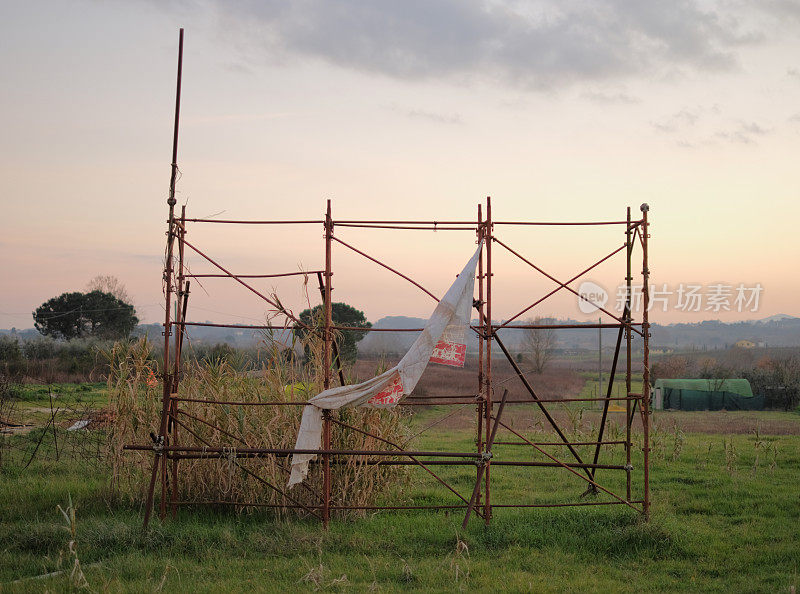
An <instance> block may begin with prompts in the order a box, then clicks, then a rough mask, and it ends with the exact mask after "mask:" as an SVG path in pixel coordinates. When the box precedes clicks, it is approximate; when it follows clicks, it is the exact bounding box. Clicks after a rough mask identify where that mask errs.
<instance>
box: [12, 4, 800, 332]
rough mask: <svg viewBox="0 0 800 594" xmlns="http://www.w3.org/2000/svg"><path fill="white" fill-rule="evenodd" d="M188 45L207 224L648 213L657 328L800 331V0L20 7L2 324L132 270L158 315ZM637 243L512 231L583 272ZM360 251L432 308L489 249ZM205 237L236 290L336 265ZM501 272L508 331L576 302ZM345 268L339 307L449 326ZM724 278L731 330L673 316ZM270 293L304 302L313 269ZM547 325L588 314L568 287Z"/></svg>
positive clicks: (238, 300)
mask: <svg viewBox="0 0 800 594" xmlns="http://www.w3.org/2000/svg"><path fill="white" fill-rule="evenodd" d="M179 27H185V29H186V40H185V61H184V88H183V93H184V94H183V107H182V122H181V139H180V149H179V163H180V169H181V174H182V176H181V179H180V182H179V186H178V189H179V194H178V198H179V203H180V204H187V210H188V213H189V215H190V216H196V217H204V216H212V215H214V216H217V217H227V218H256V219H259V218H261V219H263V218H312V219H316V218H320V217H321V216H322V214H323V212H324V208H325V200H326V199H328V198H330V199H332V201H333V211H334V217H335V218H349V219H352V218H403V219H420V218H429V219H439V220H443V219H459V220H461V219H472V218H474V217H475V216H476V208H477V204H478V203H479V202H480V201H482V200H483V199H484V198H485V197H486V196H492V200H493V208H494V214H495V218H496V219H498V220H509V219H529V220H579V221H580V220H593V219H599V220H615V219H621V218H624V216H625V208H626V207H627V206H632V207H633V211H634V213H635V214H638V211H639V205H640V204H641V203H642V202H647V203H649V204H650V208H651V210H650V217H651V221H652V237H651V250H652V258H651V270H652V279H653V281H654V282H655V283H656V285H657V286H658V287H659V288H661V289H663V285H664V284H666V289H665V290H666V292H667V293H668V294H670V297H669V299H670V300H671V302H670V304H669V307H668V311H667V312H661V311H658V312H655V313H654V314H653V317H654V318H655V319H656V321H662V322H678V321H696V320H700V319H709V318H720V319H724V320H737V319H752V318H761V317H765V316H768V315H773V314H777V313H787V314H792V315H800V307H798V295H799V294H800V279H798V273H797V270H798V264H797V262H798V259H799V258H798V257H799V256H800V241H798V239H797V235H796V228H797V224H798V223H797V222H798V215H800V206H798V204H800V200H798V198H800V186H799V185H798V171H800V167H798V165H797V161H798V156H797V155H798V149H800V35H798V33H800V2H797V1H794V0H761V1H759V2H744V1H737V0H730V1H727V0H722V1H719V2H710V1H709V2H706V1H692V0H676V1H674V2H643V1H641V2H636V1H628V2H624V1H622V0H595V1H585V2H581V1H560V2H555V1H548V0H542V1H522V0H520V1H514V0H485V1H482V2H481V1H475V2H463V1H460V0H424V1H423V0H406V1H404V2H389V1H376V0H346V1H345V0H343V1H337V2H334V1H329V2H323V1H321V0H300V1H297V2H292V3H288V2H283V1H277V0H275V1H261V2H256V1H244V0H242V1H237V2H221V1H220V2H214V1H212V0H208V1H192V0H181V1H174V2H147V1H140V2H137V1H128V2H121V1H119V2H117V1H106V2H84V1H63V0H61V1H58V2H4V3H3V4H2V7H0V44H2V52H0V76H1V77H2V81H3V84H2V92H0V113H2V122H3V126H2V130H3V132H2V134H1V135H0V196H2V201H3V216H2V219H0V220H2V223H1V224H2V233H1V234H0V265H2V271H3V288H4V290H3V298H2V303H1V304H0V327H3V328H9V327H11V326H16V327H20V328H25V327H30V326H31V325H32V320H31V315H30V312H31V311H32V310H33V309H34V308H36V307H37V306H38V305H39V304H41V303H42V302H43V301H45V300H47V299H48V298H50V297H52V296H55V295H57V294H60V293H61V292H64V291H68V290H82V289H83V288H84V287H85V285H86V283H87V282H88V281H89V279H90V278H91V277H93V276H95V275H96V274H115V275H117V276H118V277H119V278H120V279H121V280H122V281H123V282H124V283H125V284H126V285H127V287H128V290H129V292H130V293H131V294H132V295H133V297H134V300H135V304H136V306H137V310H138V311H139V314H140V317H141V318H143V320H144V321H147V322H154V321H157V320H158V319H160V318H161V316H162V315H163V314H162V311H163V310H162V305H161V302H162V295H161V280H160V279H161V266H162V257H163V246H164V231H165V217H166V212H167V207H166V203H165V199H166V194H167V186H168V180H169V162H170V151H171V135H172V116H173V114H172V110H173V104H174V91H175V88H174V87H175V82H174V77H175V63H176V53H177V38H178V28H179ZM620 231H621V230H620V229H618V228H593V229H589V230H587V229H568V230H565V229H538V228H526V229H524V230H511V229H508V228H498V230H497V232H498V236H499V237H501V238H502V239H504V241H506V242H507V243H508V244H509V245H511V246H512V247H515V248H518V249H519V250H520V251H522V252H524V253H525V254H526V255H527V256H528V257H529V258H530V259H531V260H533V261H535V262H536V263H537V264H538V265H540V266H541V267H542V268H544V269H545V270H547V271H548V272H551V273H553V274H555V275H561V276H563V277H567V278H568V277H570V276H572V275H573V274H574V273H576V272H578V271H579V270H581V269H583V268H585V267H586V266H588V265H589V264H591V263H592V262H594V261H596V260H598V259H599V258H600V257H602V256H604V255H605V254H607V253H608V252H610V251H612V250H613V249H615V248H616V247H618V246H619V245H620V244H621V242H622V239H623V237H622V235H621V232H620ZM339 233H340V236H341V237H342V238H343V239H344V240H345V241H348V242H349V243H352V244H354V245H356V246H357V247H360V248H362V249H365V250H367V251H369V252H370V253H371V254H373V255H375V256H377V257H379V258H382V259H384V260H385V261H386V262H387V263H389V264H391V265H393V266H395V267H397V268H399V269H400V270H402V271H404V272H406V273H409V274H412V275H414V276H415V278H417V279H418V280H419V281H420V282H421V283H422V284H423V285H425V286H426V287H429V288H430V289H431V290H432V291H434V292H435V293H442V292H443V291H444V290H445V289H446V287H447V286H448V285H449V284H450V282H451V280H452V277H453V274H454V273H455V272H456V271H457V270H459V269H460V268H461V265H462V263H463V261H465V260H466V259H467V257H468V256H469V254H470V253H471V251H472V249H473V246H474V237H473V236H472V235H470V234H469V233H463V232H444V231H442V232H437V233H435V234H434V233H427V232H419V231H403V232H400V231H394V232H389V233H378V232H374V231H364V230H358V229H344V228H342V229H341V230H340V231H339ZM190 237H191V240H193V241H194V243H195V244H196V245H198V247H201V249H203V248H205V249H206V250H207V251H208V252H209V253H212V254H214V255H215V257H217V258H218V259H219V261H220V262H222V263H223V264H225V265H227V266H229V267H230V268H231V269H233V270H235V271H237V272H240V273H250V274H252V273H268V272H284V271H290V270H298V269H299V268H303V269H316V268H318V267H320V265H321V263H322V257H323V253H324V252H323V249H324V245H323V242H322V236H321V228H320V227H319V226H311V227H302V228H293V229H286V230H279V231H276V230H274V229H267V228H263V227H252V228H247V229H233V228H230V227H225V226H222V225H214V226H206V227H201V226H199V225H198V226H195V227H193V228H192V229H191V230H190ZM496 255H497V258H496V262H495V267H496V278H495V283H496V285H495V286H496V293H495V316H496V317H498V318H501V317H505V316H509V315H512V314H514V313H516V312H517V311H518V310H520V309H521V308H522V307H524V306H525V305H526V304H527V303H529V302H532V301H533V300H535V299H536V298H538V297H539V296H540V295H541V294H542V293H543V292H546V291H549V290H550V289H551V288H552V287H553V284H552V282H551V281H548V280H547V279H543V278H540V277H537V276H535V275H534V274H532V273H531V272H529V271H528V270H526V269H525V267H524V265H520V264H518V263H515V262H514V261H513V259H512V258H511V257H508V256H507V255H506V254H501V253H500V250H498V251H497V252H496ZM334 262H335V270H336V276H335V287H336V290H335V293H334V296H335V298H336V299H337V300H343V301H347V302H349V303H352V304H354V305H356V306H357V307H359V308H361V309H363V310H364V311H365V312H366V314H367V316H368V318H369V319H371V320H373V321H374V320H376V319H378V318H380V317H382V316H385V315H418V316H427V314H428V313H429V311H430V307H431V303H432V301H431V300H430V298H428V297H427V296H425V295H424V294H422V293H420V292H419V291H418V290H417V289H415V288H414V287H410V286H407V285H406V284H404V283H403V281H402V280H399V279H394V278H393V277H391V276H390V275H389V274H388V273H384V272H382V271H379V270H375V268H374V267H372V266H371V265H368V263H365V262H364V261H363V260H361V259H359V257H358V256H356V255H354V254H350V253H347V251H346V250H345V249H344V248H341V247H337V248H336V249H335V251H334ZM190 264H191V265H192V269H193V271H195V272H204V271H209V269H208V268H207V267H205V266H203V265H202V263H201V262H199V261H197V260H196V259H195V260H191V261H190ZM640 269H641V266H640V264H639V263H637V265H636V266H635V267H634V270H635V271H639V270H640ZM623 275H624V263H623V261H622V259H620V258H617V259H615V260H613V261H611V262H609V263H608V264H606V265H603V266H602V267H600V268H598V269H597V270H596V271H593V273H592V274H591V275H589V279H590V280H592V281H594V282H597V283H598V284H601V285H603V286H605V287H607V288H608V289H609V291H610V292H611V298H610V301H611V302H612V305H613V301H614V290H615V289H614V287H616V285H617V284H618V283H619V282H620V281H621V278H622V276H623ZM759 283H760V285H761V286H762V287H763V292H762V293H761V295H760V302H759V310H758V311H757V312H750V311H743V312H738V311H736V309H737V308H736V307H735V304H734V297H735V288H736V287H737V286H739V285H742V286H744V287H754V286H756V285H757V284H759ZM719 284H722V285H725V286H731V287H733V291H734V294H732V295H731V299H730V305H731V309H732V310H733V311H730V312H726V311H724V310H723V311H719V312H717V311H714V309H711V310H706V309H705V308H706V304H705V303H704V304H703V307H702V309H701V311H699V312H686V311H681V310H679V309H677V308H676V307H675V305H676V299H677V294H676V292H677V290H678V289H679V287H680V286H681V285H684V286H688V285H700V286H701V287H702V289H701V292H704V293H706V294H708V293H709V292H712V291H713V289H712V287H713V286H714V285H719ZM259 288H261V289H264V290H272V289H274V290H276V291H278V293H279V294H280V296H281V298H282V299H283V300H284V301H285V302H286V303H287V304H289V305H290V306H291V307H292V308H294V309H297V308H301V307H302V306H303V302H304V299H305V298H304V290H303V288H302V287H301V284H300V283H299V282H298V281H297V278H294V279H291V280H287V281H281V282H262V283H260V284H259ZM312 288H313V287H312ZM310 299H312V303H315V302H316V299H317V296H316V293H315V291H311V294H310ZM191 304H192V305H190V311H191V312H193V313H194V316H193V318H194V319H195V320H213V321H231V322H233V321H240V322H248V321H257V320H263V319H264V316H265V311H264V309H263V307H262V306H261V304H260V303H259V301H258V300H257V299H256V298H253V297H252V296H250V295H248V294H247V293H245V292H244V291H242V290H241V288H237V287H234V286H232V284H231V283H229V282H226V281H216V280H213V279H209V280H207V281H206V282H204V283H203V286H202V287H199V286H198V287H196V288H195V291H194V292H193V295H192V299H191ZM659 309H660V308H659ZM746 309H747V308H746ZM538 311H539V313H541V314H546V315H558V316H562V317H573V318H580V317H583V316H582V314H581V312H580V311H579V310H578V307H577V304H576V302H575V299H574V298H572V297H570V296H568V295H563V296H559V298H558V299H555V300H553V301H552V302H547V303H546V304H543V306H542V309H540V310H538ZM190 317H192V316H190Z"/></svg>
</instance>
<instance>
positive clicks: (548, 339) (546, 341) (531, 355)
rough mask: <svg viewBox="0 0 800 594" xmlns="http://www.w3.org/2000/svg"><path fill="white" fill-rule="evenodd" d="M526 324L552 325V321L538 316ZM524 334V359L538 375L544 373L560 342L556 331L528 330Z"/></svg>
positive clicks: (550, 329) (544, 329)
mask: <svg viewBox="0 0 800 594" xmlns="http://www.w3.org/2000/svg"><path fill="white" fill-rule="evenodd" d="M525 323H526V324H530V325H537V324H546V323H552V320H551V319H550V318H543V317H541V316H537V317H536V318H535V319H533V320H531V319H528V320H526V321H525ZM522 333H523V334H522V352H523V357H524V358H525V360H526V361H527V362H528V363H529V364H530V365H531V366H532V367H533V370H534V371H535V372H536V373H542V372H543V371H544V369H545V367H547V364H548V363H549V362H550V359H552V357H553V350H554V349H555V347H556V343H557V342H558V339H557V338H556V331H555V329H553V328H528V329H525V330H522Z"/></svg>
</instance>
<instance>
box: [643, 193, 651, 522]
mask: <svg viewBox="0 0 800 594" xmlns="http://www.w3.org/2000/svg"><path fill="white" fill-rule="evenodd" d="M641 210H642V227H641V234H642V308H643V311H642V348H643V350H644V351H643V353H642V364H643V366H644V369H643V370H642V405H641V411H642V427H643V431H642V433H643V440H644V444H643V447H642V451H643V452H644V517H645V518H646V519H648V520H649V519H650V320H649V315H648V313H649V312H648V311H647V310H648V309H649V307H650V268H649V266H650V265H649V263H648V252H647V240H648V236H649V234H650V230H649V228H648V225H647V212H648V211H649V210H650V207H649V206H648V205H647V204H646V203H645V204H642V206H641Z"/></svg>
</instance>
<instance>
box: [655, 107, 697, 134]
mask: <svg viewBox="0 0 800 594" xmlns="http://www.w3.org/2000/svg"><path fill="white" fill-rule="evenodd" d="M701 111H703V110H702V109H701V108H696V109H686V108H684V109H681V110H680V111H679V112H677V113H674V114H672V115H671V116H669V117H668V118H665V119H663V120H661V121H659V122H652V125H653V127H654V128H655V129H656V130H658V131H659V132H665V133H667V134H672V133H673V132H677V131H679V130H684V129H686V128H689V127H691V126H694V125H695V124H696V123H697V121H698V120H699V119H700V113H701Z"/></svg>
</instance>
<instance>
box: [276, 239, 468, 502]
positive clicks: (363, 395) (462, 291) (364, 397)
mask: <svg viewBox="0 0 800 594" xmlns="http://www.w3.org/2000/svg"><path fill="white" fill-rule="evenodd" d="M482 247H483V244H481V245H479V246H478V249H477V250H476V251H475V254H474V255H473V256H472V258H470V260H469V262H467V265H466V266H464V269H463V270H462V271H461V273H460V274H459V275H458V278H456V281H455V282H454V283H453V285H452V286H451V287H450V288H449V289H448V290H447V293H445V296H444V297H442V299H441V301H439V304H438V305H437V306H436V309H434V310H433V314H432V315H431V317H430V319H429V320H428V321H427V323H426V324H425V328H424V329H423V330H422V334H420V336H419V338H417V340H415V341H414V344H412V345H411V348H410V349H409V350H408V352H407V353H406V354H405V356H404V357H403V358H402V359H401V360H400V363H398V364H397V365H396V366H395V367H392V368H391V369H389V370H388V371H385V372H384V373H382V374H380V375H378V376H375V377H373V378H372V379H369V380H367V381H365V382H361V383H360V384H355V385H350V386H339V387H336V388H330V389H329V390H325V391H324V392H321V393H319V394H318V395H316V396H314V397H313V398H310V399H309V401H308V403H309V404H308V405H307V406H306V407H305V408H304V409H303V417H302V419H301V421H300V430H299V432H298V434H297V442H296V443H295V446H294V447H295V449H297V450H318V449H319V448H320V444H321V442H322V411H323V409H326V410H334V409H338V408H343V407H348V406H368V407H372V408H389V407H393V406H396V405H397V403H398V402H399V401H400V399H401V398H402V397H403V396H405V395H407V394H411V392H412V391H413V390H414V387H415V386H416V385H417V382H418V381H419V378H420V377H422V373H423V372H424V371H425V368H426V367H427V366H428V362H429V361H432V362H434V363H441V364H443V365H452V366H455V367H463V365H464V360H465V358H466V351H467V345H466V332H467V328H468V327H469V322H470V314H471V311H472V294H473V292H474V289H475V266H476V265H477V262H478V258H479V256H480V253H481V248H482ZM315 457H316V454H294V455H293V456H292V472H291V475H290V477H289V486H290V487H291V486H293V485H296V484H297V483H300V482H302V481H303V479H304V478H305V477H306V475H307V474H308V463H309V461H310V460H313V459H314V458H315Z"/></svg>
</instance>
